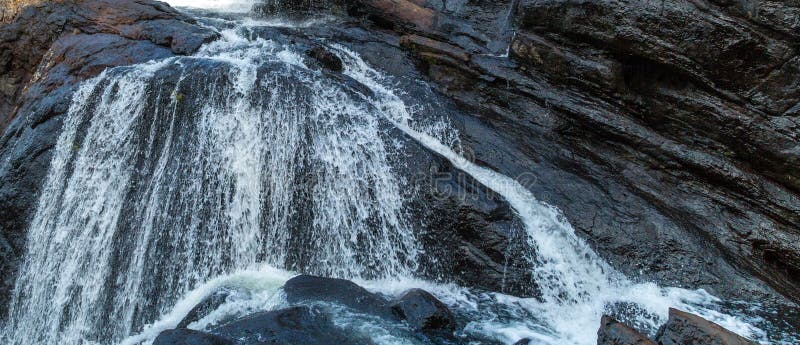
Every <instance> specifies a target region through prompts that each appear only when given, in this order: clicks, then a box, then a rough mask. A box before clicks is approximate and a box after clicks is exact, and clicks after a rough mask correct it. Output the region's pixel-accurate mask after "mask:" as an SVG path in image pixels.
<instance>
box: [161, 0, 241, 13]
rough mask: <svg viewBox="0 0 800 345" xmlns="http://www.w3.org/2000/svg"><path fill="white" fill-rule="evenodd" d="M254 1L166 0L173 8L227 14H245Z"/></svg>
mask: <svg viewBox="0 0 800 345" xmlns="http://www.w3.org/2000/svg"><path fill="white" fill-rule="evenodd" d="M255 1H256V0H166V1H165V2H166V3H168V4H170V5H172V6H174V7H184V8H193V9H204V10H213V11H221V12H229V13H247V12H249V11H250V9H251V8H252V7H253V3H254V2H255Z"/></svg>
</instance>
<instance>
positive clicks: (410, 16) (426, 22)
mask: <svg viewBox="0 0 800 345" xmlns="http://www.w3.org/2000/svg"><path fill="white" fill-rule="evenodd" d="M359 2H360V3H361V4H363V5H364V6H366V7H368V8H370V9H371V10H372V11H373V12H374V13H375V14H377V15H379V16H383V17H386V18H388V19H389V20H390V21H392V22H395V23H397V24H402V25H406V26H410V27H411V28H413V29H416V30H422V31H429V30H433V29H434V28H435V25H436V22H437V13H436V11H434V10H432V9H430V8H426V7H422V6H421V4H422V3H424V1H415V2H412V1H408V0H359Z"/></svg>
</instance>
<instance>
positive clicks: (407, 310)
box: [391, 289, 456, 333]
mask: <svg viewBox="0 0 800 345" xmlns="http://www.w3.org/2000/svg"><path fill="white" fill-rule="evenodd" d="M391 306H392V311H394V312H395V314H397V315H398V316H399V317H400V318H401V319H403V320H405V321H406V322H407V323H408V324H409V325H410V326H411V327H413V328H414V329H417V330H421V331H423V332H429V333H452V332H453V331H454V330H455V328H456V321H455V318H454V317H453V313H452V312H451V311H450V309H449V308H447V306H446V305H445V304H444V303H442V301H440V300H438V299H437V298H436V297H434V296H433V295H431V294H430V293H429V292H427V291H425V290H422V289H411V290H409V291H406V292H405V293H404V294H403V295H402V296H400V297H399V298H397V299H395V300H394V301H392V302H391Z"/></svg>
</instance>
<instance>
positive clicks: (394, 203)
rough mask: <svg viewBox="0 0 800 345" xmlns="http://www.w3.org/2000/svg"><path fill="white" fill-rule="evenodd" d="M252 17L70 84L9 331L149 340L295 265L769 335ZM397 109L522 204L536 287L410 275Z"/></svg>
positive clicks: (484, 302)
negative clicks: (632, 271) (622, 254)
mask: <svg viewBox="0 0 800 345" xmlns="http://www.w3.org/2000/svg"><path fill="white" fill-rule="evenodd" d="M171 3H173V4H174V5H177V4H176V3H175V2H171ZM192 3H194V4H197V3H198V2H194V1H192ZM198 6H199V5H198ZM258 25H259V24H258V23H255V22H248V23H247V24H246V25H242V26H239V27H237V28H234V29H230V30H225V31H222V32H221V34H222V39H221V40H219V41H217V42H213V43H211V44H208V45H206V46H204V47H203V48H202V49H201V51H200V52H198V53H197V54H195V56H192V57H183V58H171V59H167V60H164V61H159V62H152V63H147V64H142V65H137V66H132V67H125V68H117V69H113V70H110V71H106V72H105V73H103V74H102V75H101V76H99V77H97V78H95V79H93V80H91V81H89V82H86V83H85V84H84V85H83V86H82V87H81V89H80V90H79V91H78V92H77V93H76V94H75V96H74V98H73V101H72V105H71V108H70V111H69V114H68V115H67V118H66V122H65V125H64V130H63V133H62V135H61V137H60V138H59V141H58V144H57V147H56V152H55V156H54V158H53V162H52V166H51V169H50V172H49V174H48V178H47V181H46V183H45V187H44V191H43V193H42V197H41V199H40V201H39V205H38V208H37V211H36V214H35V217H34V220H33V222H32V224H31V228H30V231H29V241H28V248H27V253H28V254H27V256H26V258H25V262H24V263H23V265H22V268H21V273H20V277H19V279H18V281H17V285H16V287H15V290H14V296H13V298H12V303H11V306H10V314H9V315H10V318H9V322H8V324H7V325H6V327H5V328H4V329H3V332H2V337H0V339H1V340H4V343H7V344H20V345H21V344H92V343H97V344H115V343H122V344H126V345H133V344H139V343H148V342H150V341H152V340H153V339H154V337H155V336H156V335H157V334H158V333H159V332H160V331H162V330H164V329H168V328H171V327H174V326H175V325H177V323H178V322H179V321H180V320H181V319H182V318H183V317H184V316H186V314H187V313H188V312H189V310H190V309H191V308H192V307H193V306H194V305H195V304H197V303H198V302H199V301H201V300H202V299H203V298H205V297H207V296H209V295H210V294H211V293H214V292H215V291H217V290H219V289H221V288H234V289H238V290H241V291H244V293H243V294H241V295H238V297H235V298H231V299H230V300H228V301H226V303H224V304H223V305H221V306H220V307H219V308H218V309H217V310H215V311H214V312H212V313H211V314H209V315H207V316H206V317H204V318H203V319H201V320H199V321H197V322H195V323H192V324H191V325H190V328H194V329H209V328H210V327H213V325H215V324H216V323H217V322H219V321H220V320H223V319H226V318H229V317H231V316H236V315H238V316H243V315H246V314H247V313H250V312H253V311H256V310H269V309H273V308H276V307H279V306H281V305H282V303H283V302H282V300H281V295H280V293H279V289H278V287H279V286H281V285H282V284H283V282H285V281H286V279H288V278H289V277H290V276H291V275H292V274H293V273H290V272H289V271H303V272H310V273H314V274H319V275H325V276H335V277H344V278H350V279H354V280H356V281H357V282H359V283H361V284H363V285H364V286H366V287H368V288H369V289H371V290H373V291H376V292H381V293H384V294H387V295H397V294H399V293H402V291H405V290H406V289H407V288H411V287H422V288H425V289H427V290H429V291H432V292H433V293H434V294H436V295H437V296H438V297H439V298H441V299H442V300H443V301H445V302H446V303H447V304H449V305H450V306H451V307H452V308H453V309H454V310H456V312H457V313H459V314H460V315H463V316H464V317H466V318H468V319H469V320H470V322H469V323H468V324H467V325H466V328H465V330H464V331H463V332H462V334H460V336H463V337H467V338H477V339H487V340H495V341H500V342H505V343H513V342H516V341H517V340H519V339H520V338H523V337H530V338H532V339H536V340H539V341H540V342H542V343H545V344H553V345H556V344H558V345H565V344H575V345H588V344H594V343H595V342H596V330H597V327H598V326H599V320H600V317H601V315H602V314H604V313H607V312H610V311H613V310H615V307H616V306H617V305H620V304H625V305H632V306H633V309H634V311H632V312H628V313H626V314H625V315H623V316H624V317H625V318H626V321H628V322H631V323H634V324H635V325H637V326H638V327H641V328H647V329H654V328H655V327H656V326H657V325H658V324H660V323H662V322H664V321H665V320H666V314H667V310H668V308H669V307H678V308H681V309H684V310H689V311H692V312H695V313H698V314H700V315H703V316H705V317H707V318H709V319H711V320H712V321H715V322H718V323H720V324H722V325H723V326H725V327H727V328H729V329H732V330H734V331H736V332H738V333H740V334H742V335H745V336H750V337H753V338H759V339H763V337H764V333H763V331H761V330H759V329H757V328H755V327H753V326H751V325H750V324H748V323H747V322H745V321H744V319H742V318H741V317H734V316H731V315H726V314H723V313H720V312H718V311H717V310H718V309H719V306H718V304H719V302H720V301H719V300H718V299H716V298H715V297H713V296H711V295H709V294H707V293H705V292H703V291H690V290H684V289H676V288H662V287H659V286H657V285H655V284H652V283H645V284H637V283H633V282H631V281H630V280H629V279H627V278H626V277H624V276H623V275H622V274H620V273H619V272H617V271H615V270H614V269H613V268H612V267H610V266H609V265H608V264H607V263H605V262H604V261H603V260H602V259H601V258H600V257H599V256H598V255H597V254H595V253H594V252H593V251H592V250H591V248H590V247H589V246H588V245H586V243H585V242H584V241H583V240H581V239H580V238H579V237H577V236H576V235H575V233H574V231H573V229H572V227H571V226H570V224H569V222H568V221H567V220H566V219H565V218H564V217H563V216H562V215H561V214H560V212H559V211H558V210H557V209H556V208H554V207H552V206H549V205H546V204H544V203H542V202H539V201H538V200H537V199H536V198H535V196H534V195H532V194H531V193H530V192H529V191H528V190H527V189H525V188H524V187H523V186H522V185H520V184H519V183H518V182H516V181H514V180H513V179H511V178H509V177H507V176H504V175H501V174H499V173H496V172H494V171H491V170H488V169H485V168H482V167H479V166H477V165H475V164H473V163H472V162H470V161H468V160H466V159H464V158H463V157H462V155H461V154H460V153H459V147H458V140H457V139H455V138H457V137H458V133H456V132H455V131H454V130H453V129H451V128H450V127H449V126H447V125H446V123H447V122H446V121H443V120H442V121H439V119H438V115H437V114H426V113H420V112H419V111H420V110H419V109H420V108H415V107H412V106H411V105H409V104H406V103H405V102H404V101H403V100H402V99H401V98H400V97H398V96H397V95H398V94H399V92H400V90H394V89H393V87H391V86H390V85H393V83H392V81H391V79H390V78H388V77H387V76H385V75H384V74H383V73H381V72H380V71H378V70H376V69H374V68H372V67H370V66H369V65H368V64H367V63H365V62H364V61H363V60H362V59H361V58H360V57H359V56H358V54H356V53H354V52H352V51H350V50H348V49H346V48H344V47H341V46H337V45H333V46H332V47H331V49H333V50H334V51H335V52H337V53H338V54H339V55H340V56H341V57H342V58H343V60H344V62H345V74H347V75H348V76H350V77H352V78H353V79H355V80H357V81H358V82H360V83H362V84H363V85H366V86H367V87H368V88H370V89H371V90H372V92H374V94H375V96H374V97H367V96H365V95H362V94H360V93H357V92H353V91H352V90H350V89H348V87H345V86H342V85H340V83H339V82H338V81H337V80H335V79H331V78H328V77H326V76H325V75H324V74H323V73H321V72H320V71H317V70H314V69H310V68H308V67H306V66H305V63H304V58H303V52H301V51H296V50H294V48H293V47H291V46H283V45H281V44H278V43H276V42H273V41H270V40H265V39H262V38H253V37H254V35H252V32H251V31H250V30H251V29H252V28H254V27H257V26H258ZM387 123H388V124H390V125H391V126H394V127H396V128H397V129H399V130H400V131H401V132H402V133H404V134H405V135H406V136H408V138H410V139H412V140H415V141H416V142H418V143H420V144H422V145H423V146H425V147H427V148H428V149H429V150H431V151H434V152H436V153H437V154H439V155H441V156H442V157H444V158H446V159H448V160H449V161H450V162H452V164H453V165H454V166H455V167H457V168H458V169H460V170H462V171H464V172H465V173H467V174H469V175H471V176H472V177H474V178H475V179H476V180H477V181H479V182H480V183H481V184H483V185H485V186H486V187H488V188H490V189H492V190H493V191H495V192H497V193H498V194H499V195H501V196H502V197H503V198H505V199H506V200H507V201H508V202H509V204H510V205H511V207H512V208H513V209H514V211H515V212H516V214H517V215H518V217H519V218H520V220H521V221H522V223H523V225H524V227H525V230H526V232H527V241H528V245H529V246H530V247H531V248H534V250H533V251H532V252H531V253H529V255H528V257H527V258H526V259H527V260H528V261H529V262H530V265H531V267H533V272H532V275H533V277H534V279H535V281H536V282H537V283H538V285H539V286H540V287H541V292H542V298H541V299H534V298H518V297H513V296H508V295H504V294H500V293H495V292H486V291H476V290H471V289H467V288H464V287H459V286H456V285H447V284H434V283H430V282H426V281H424V280H421V279H419V278H416V277H415V275H414V273H415V272H417V271H418V268H419V267H418V265H419V263H418V262H419V260H418V258H419V256H420V255H423V254H422V253H421V251H420V244H419V243H417V238H416V236H415V231H414V230H415V229H412V228H410V225H409V224H411V223H412V222H411V220H410V219H409V217H410V215H409V214H407V211H406V208H407V203H408V202H409V197H410V196H409V195H408V194H407V193H406V192H405V191H404V190H403V184H402V181H403V180H404V177H403V176H398V175H397V173H396V171H394V169H393V168H392V166H391V165H390V164H389V162H390V160H391V158H392V157H395V156H394V155H395V154H397V153H402V149H403V147H402V145H396V144H395V143H394V141H393V138H390V137H388V136H387V134H386V133H385V131H384V129H383V128H382V127H381V124H387ZM431 124H434V125H431ZM425 255H436V254H435V253H429V254H425ZM274 267H278V268H274ZM279 268H280V269H279ZM337 322H340V323H342V325H343V327H356V328H357V331H359V332H363V333H365V334H374V338H373V339H374V340H375V341H376V342H378V343H385V344H401V343H413V341H411V340H409V339H408V338H404V336H403V335H404V334H405V333H403V330H400V331H396V332H395V331H394V330H392V329H390V328H391V326H390V325H385V324H381V323H380V322H379V321H374V322H373V321H370V320H366V319H362V318H359V317H358V316H357V315H356V316H354V315H349V316H347V317H346V318H344V319H338V321H337Z"/></svg>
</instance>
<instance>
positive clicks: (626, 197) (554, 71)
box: [349, 0, 800, 301]
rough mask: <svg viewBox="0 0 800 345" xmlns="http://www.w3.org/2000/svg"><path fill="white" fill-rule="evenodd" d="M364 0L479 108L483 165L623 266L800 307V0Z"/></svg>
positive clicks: (441, 85)
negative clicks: (514, 182) (794, 0)
mask: <svg viewBox="0 0 800 345" xmlns="http://www.w3.org/2000/svg"><path fill="white" fill-rule="evenodd" d="M359 3H360V4H362V5H363V6H361V7H362V8H363V10H362V12H359V11H349V13H350V14H352V15H355V16H358V15H361V17H358V18H360V19H361V20H364V21H365V23H367V24H365V25H368V26H369V25H372V26H373V27H374V28H376V29H377V30H384V32H387V33H389V34H392V35H396V37H398V38H397V39H398V42H399V43H400V45H401V47H403V48H404V49H406V50H408V51H409V52H410V53H411V54H412V55H413V56H415V57H416V59H417V66H418V67H419V69H420V70H421V71H422V72H423V73H424V74H426V76H427V78H428V79H429V80H431V81H433V82H435V83H436V85H437V86H438V90H439V91H440V92H442V93H444V94H446V95H448V96H450V97H451V98H452V99H454V100H455V102H456V103H457V104H458V105H459V108H460V109H461V110H463V111H464V112H465V113H467V114H468V115H467V116H464V117H463V118H462V119H461V121H463V130H462V133H463V134H464V135H465V138H464V141H465V144H466V145H467V146H468V148H469V149H470V150H471V151H472V152H474V157H475V160H476V161H477V162H480V164H482V165H484V166H487V167H490V168H492V169H495V170H497V171H500V172H502V173H504V174H506V175H509V176H512V177H519V178H520V179H524V180H525V182H523V183H524V184H526V186H527V187H528V188H529V189H530V190H531V191H532V192H534V194H535V195H537V196H539V198H540V199H542V200H543V201H545V202H547V203H550V204H553V205H555V206H558V207H559V208H560V209H561V210H562V211H563V212H564V214H565V216H566V217H567V219H569V220H570V222H571V223H572V224H573V225H574V226H575V228H576V230H577V231H578V233H579V234H580V235H581V236H583V237H584V238H586V239H587V240H588V241H589V243H590V244H591V245H592V246H593V247H594V248H595V249H596V250H597V251H598V252H600V254H601V255H602V256H604V257H605V258H606V259H608V260H609V261H610V262H611V263H612V264H613V265H614V266H616V267H617V268H618V269H620V270H621V271H623V272H624V273H626V274H628V275H629V276H633V277H635V278H636V279H643V280H656V281H662V282H668V283H669V284H670V285H674V284H676V282H677V284H679V285H681V286H686V287H694V288H697V287H701V288H705V289H707V290H710V291H712V292H713V293H716V294H719V295H723V296H749V295H752V294H753V293H755V294H757V295H760V296H763V297H765V298H770V297H776V298H778V299H780V298H781V297H779V295H783V296H786V297H789V298H790V299H793V300H795V301H797V300H800V280H798V277H800V274H798V273H800V247H799V246H798V243H800V232H798V231H797V229H798V228H800V218H799V217H798V215H800V198H799V197H798V192H800V189H799V188H798V184H797V181H798V176H796V175H797V172H798V171H800V169H798V165H800V141H799V140H798V139H800V126H798V124H799V123H798V120H797V115H798V111H800V94H798V92H797V91H798V90H799V89H798V88H797V87H796V86H797V85H798V81H800V79H798V78H800V60H799V59H798V47H797V45H796V44H795V42H796V36H797V31H796V25H795V24H793V23H795V22H796V21H797V18H798V9H797V7H796V5H794V4H790V3H780V4H778V3H776V2H770V3H768V4H767V3H756V2H738V3H732V2H722V1H711V2H706V1H678V0H676V1H666V2H658V3H652V4H650V3H648V4H642V3H638V2H635V3H634V2H630V1H605V0H603V1H577V0H521V1H512V0H507V1H497V2H493V3H492V4H491V5H489V4H484V3H477V2H476V3H472V2H470V3H463V2H459V3H458V4H454V3H452V2H440V1H413V2H412V1H402V0H398V1H393V2H392V3H393V4H394V5H393V6H387V5H386V4H385V3H384V2H383V1H376V0H361V1H359ZM790 18H792V19H790ZM766 23H769V24H766ZM508 32H513V33H514V34H513V35H509V34H508ZM512 36H513V38H512ZM504 40H505V41H504ZM498 42H505V45H504V47H508V50H507V52H508V54H509V58H506V57H505V56H502V55H503V54H504V53H505V52H506V51H503V50H501V49H499V48H498ZM389 69H390V68H389ZM628 263H632V264H628ZM775 291H778V293H775Z"/></svg>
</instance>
